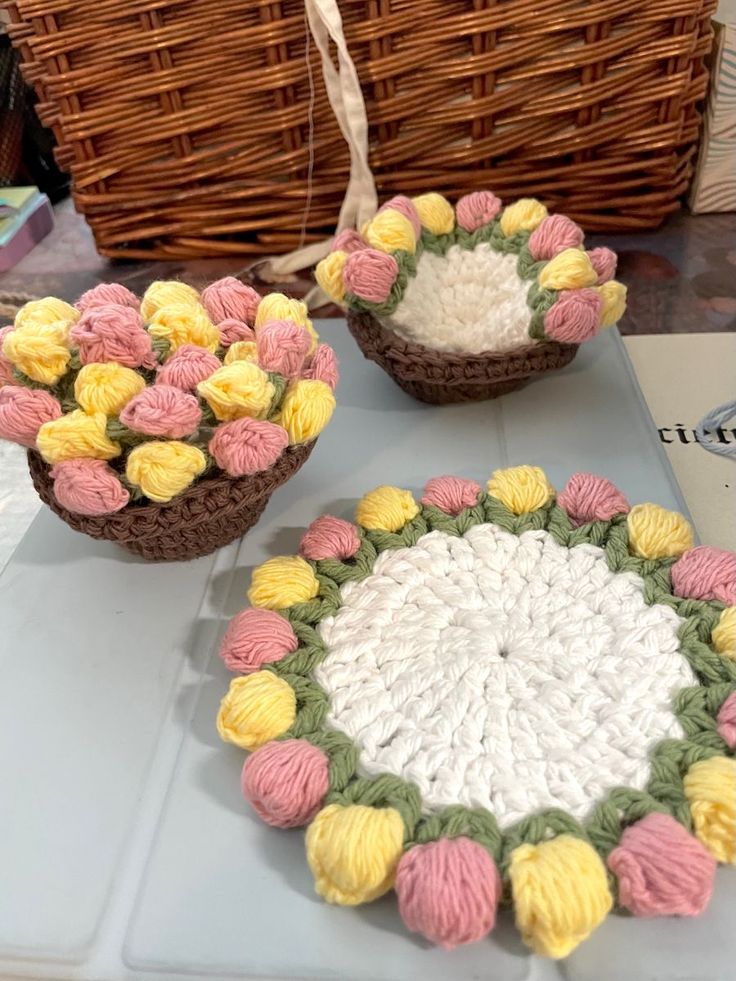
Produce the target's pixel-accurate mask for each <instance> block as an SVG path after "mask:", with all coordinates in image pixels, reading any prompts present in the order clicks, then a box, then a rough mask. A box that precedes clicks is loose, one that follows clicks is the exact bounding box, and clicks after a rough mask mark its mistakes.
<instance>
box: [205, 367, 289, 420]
mask: <svg viewBox="0 0 736 981" xmlns="http://www.w3.org/2000/svg"><path fill="white" fill-rule="evenodd" d="M197 391H198V392H199V394H200V395H201V396H202V398H203V399H206V400H207V402H208V404H209V405H210V406H211V408H212V411H213V412H214V413H215V416H216V417H217V418H218V419H219V420H220V422H229V421H230V420H232V419H241V418H242V417H243V416H251V417H252V418H254V419H265V418H266V416H267V415H268V410H269V409H270V407H271V403H272V402H273V398H274V395H275V393H276V389H275V388H274V387H273V384H272V383H271V381H270V380H269V377H268V375H267V374H266V372H265V371H264V370H263V369H262V368H259V367H258V365H256V364H252V363H251V362H250V361H233V362H232V364H226V365H223V366H222V368H218V369H217V371H215V372H213V373H212V374H211V375H210V377H209V378H206V379H205V380H204V381H203V382H200V383H199V385H198V386H197Z"/></svg>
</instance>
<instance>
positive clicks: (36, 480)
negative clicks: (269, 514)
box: [28, 440, 316, 562]
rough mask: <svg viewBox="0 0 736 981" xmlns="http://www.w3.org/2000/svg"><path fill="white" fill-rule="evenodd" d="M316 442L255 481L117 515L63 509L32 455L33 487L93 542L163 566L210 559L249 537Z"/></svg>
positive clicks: (195, 490)
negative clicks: (113, 545)
mask: <svg viewBox="0 0 736 981" xmlns="http://www.w3.org/2000/svg"><path fill="white" fill-rule="evenodd" d="M315 443H316V440H313V441H312V442H311V443H306V444H304V445H303V446H290V447H288V448H287V449H286V450H285V451H284V452H283V454H282V455H281V457H280V458H279V459H278V460H277V462H276V463H275V464H274V466H273V467H271V468H270V470H264V471H263V473H257V474H254V475H253V476H250V477H228V476H226V475H224V474H220V475H219V476H216V477H208V478H205V479H204V480H201V481H200V482H199V483H198V484H195V485H194V486H193V487H190V488H189V490H187V491H185V492H184V493H183V494H180V495H179V496H178V497H175V498H174V499H173V500H172V501H170V502H169V503H168V504H131V505H128V507H126V508H123V510H122V511H118V513H117V514H108V515H103V516H102V517H88V516H87V515H83V514H74V513H73V512H71V511H67V510H66V508H63V507H61V505H60V504H59V503H58V501H57V500H56V498H55V497H54V490H53V487H54V485H53V481H52V479H51V477H50V476H49V470H50V468H49V466H48V464H46V463H44V461H43V460H42V459H41V457H40V455H39V454H38V453H36V452H35V450H30V451H29V453H28V467H29V469H30V471H31V477H32V478H33V486H34V487H35V488H36V490H37V491H38V495H39V497H40V498H41V500H42V501H43V502H44V503H45V504H48V506H49V507H50V508H51V510H52V511H54V512H55V513H56V514H58V515H59V517H60V518H61V519H62V521H66V523H67V524H68V525H69V526H70V527H71V528H74V530H75V531H83V532H84V533H85V534H86V535H90V536H91V537H92V538H101V539H106V540H107V541H111V542H116V543H117V544H118V545H122V546H123V547H124V548H127V549H128V551H130V552H135V554H136V555H140V556H142V557H143V558H144V559H151V560H153V561H157V562H170V561H176V560H182V559H196V558H199V557H200V556H202V555H209V553H210V552H214V551H215V550H216V549H218V548H221V547H222V546H223V545H228V544H229V543H230V542H232V541H234V540H235V539H236V538H240V536H241V535H244V534H245V532H246V531H248V529H249V528H252V527H253V525H254V524H255V523H256V521H258V519H259V518H260V516H261V514H262V512H263V510H264V508H265V507H266V505H267V504H268V500H269V498H270V497H271V494H272V493H273V492H274V491H275V490H276V488H277V487H280V486H281V484H284V483H286V481H287V480H288V479H289V478H290V477H292V476H293V475H294V474H295V473H296V472H297V470H298V469H299V468H300V467H301V466H302V464H303V463H305V462H306V460H307V458H308V457H309V454H310V453H311V452H312V448H313V447H314V444H315Z"/></svg>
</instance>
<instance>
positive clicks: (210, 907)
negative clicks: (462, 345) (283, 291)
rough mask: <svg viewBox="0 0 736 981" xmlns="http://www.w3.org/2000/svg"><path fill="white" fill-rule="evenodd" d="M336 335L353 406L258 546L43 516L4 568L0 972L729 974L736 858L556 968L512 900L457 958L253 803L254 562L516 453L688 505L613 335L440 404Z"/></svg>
mask: <svg viewBox="0 0 736 981" xmlns="http://www.w3.org/2000/svg"><path fill="white" fill-rule="evenodd" d="M319 327H320V330H321V332H322V333H323V335H324V337H325V339H326V340H328V341H329V342H331V343H333V344H334V345H335V347H336V349H337V350H338V353H339V355H340V357H341V361H342V365H343V380H342V383H341V386H340V390H339V409H338V412H337V413H336V415H335V417H334V419H333V421H332V423H331V425H330V427H329V428H328V429H327V430H326V431H325V433H324V434H323V435H322V437H321V438H320V441H319V444H318V446H317V448H316V449H315V451H314V453H313V454H312V457H311V459H310V460H309V462H308V463H307V465H306V466H305V467H304V469H303V470H302V471H301V472H300V473H299V474H298V475H297V476H296V477H295V478H294V479H293V480H292V481H291V482H290V483H289V484H288V485H286V486H285V487H284V488H282V489H281V490H280V491H279V492H277V494H276V495H275V496H274V498H273V499H272V501H271V503H270V504H269V506H268V509H267V511H266V512H265V514H264V516H263V518H262V519H261V521H260V523H259V524H258V525H257V527H256V528H255V529H253V531H251V532H250V533H249V534H248V536H247V537H246V538H245V539H244V540H243V541H242V542H238V543H234V544H233V545H232V546H229V547H228V548H226V549H222V550H221V551H220V552H219V553H217V555H216V556H214V557H209V558H204V559H200V560H197V561H196V562H191V563H176V564H169V565H151V564H146V563H144V562H142V561H140V560H138V559H136V558H133V557H128V556H127V555H126V553H124V552H122V551H120V550H118V549H117V548H116V547H115V546H112V545H108V544H105V543H98V542H93V541H92V540H91V539H88V538H86V537H84V536H81V535H78V534H75V533H74V532H72V531H71V530H70V529H68V528H67V527H66V526H65V525H64V524H62V523H61V522H60V521H59V520H58V519H57V518H56V517H55V516H54V515H53V514H51V513H50V512H49V511H48V510H47V509H45V508H44V509H43V510H42V511H41V512H40V513H39V515H38V516H37V518H36V519H35V521H34V523H33V525H32V526H31V528H30V530H29V531H28V533H27V534H26V536H25V538H24V539H23V541H22V542H21V544H20V546H19V547H18V549H17V550H16V552H15V553H14V555H13V557H12V558H11V560H10V561H9V563H8V565H7V566H6V568H5V571H4V573H3V575H2V577H1V578H0V620H1V623H2V628H1V633H0V636H2V650H1V652H0V664H1V666H2V667H1V670H2V674H1V677H2V686H1V687H0V773H2V775H3V782H2V783H3V786H2V804H1V805H0V976H2V977H4V978H5V977H16V976H17V977H34V978H41V977H44V978H46V977H48V978H64V979H76V978H80V979H94V981H108V979H110V981H112V979H126V978H158V979H160V978H166V979H169V978H171V979H176V978H180V977H189V978H191V977H225V978H249V979H250V978H335V979H345V981H351V979H356V981H358V979H360V981H368V979H374V978H381V979H387V981H389V979H390V981H399V979H414V978H416V979H420V978H421V979H445V978H457V979H463V981H464V979H471V978H494V979H516V978H528V977H535V978H542V979H545V978H559V977H566V978H570V979H572V981H576V979H580V981H582V979H593V978H595V979H597V981H609V979H610V981H619V979H621V981H623V979H624V978H626V979H629V978H632V977H635V978H640V977H641V978H644V977H646V978H652V979H660V978H662V979H665V978H666V979H670V978H671V979H675V978H677V979H686V978H687V979H702V981H721V979H724V981H725V979H726V978H727V977H730V976H731V975H732V973H733V971H732V965H733V964H734V963H736V931H734V929H733V911H734V909H735V908H736V875H734V874H729V872H728V871H725V870H720V871H719V873H718V876H717V882H716V891H715V896H714V898H713V902H712V904H711V907H710V909H709V910H708V911H707V913H706V914H705V915H704V916H703V917H702V918H700V919H699V920H696V921H674V920H658V921H643V920H634V919H631V918H628V917H623V916H613V917H609V919H608V920H607V921H606V923H605V924H604V925H603V926H602V927H601V928H599V930H598V931H596V933H595V934H594V936H593V937H592V938H591V939H590V940H589V941H587V942H586V943H585V944H583V945H582V946H581V947H580V948H578V950H577V951H575V952H574V953H573V954H572V955H571V956H570V957H569V958H568V959H567V960H566V961H564V962H562V963H560V964H553V963H552V962H546V961H543V960H541V959H539V958H537V957H535V956H534V955H532V954H530V953H529V951H528V950H527V949H526V948H524V947H523V946H522V944H521V942H520V941H519V939H518V936H517V934H516V932H515V930H514V928H513V925H512V923H511V920H510V916H509V914H507V913H506V914H502V916H501V918H500V923H499V925H498V927H497V929H496V930H495V931H494V934H493V935H492V936H491V937H489V938H488V939H487V940H485V941H483V942H481V943H479V944H475V945H473V946H471V947H467V948H464V949H460V950H457V951H454V952H452V953H450V954H447V953H444V952H442V951H439V950H436V949H433V948H430V947H429V946H428V945H427V944H425V943H424V942H422V941H421V940H419V939H417V938H416V937H415V936H412V935H409V934H408V933H407V932H406V931H405V929H404V928H403V926H402V924H401V921H400V919H399V917H398V913H397V911H396V908H395V901H394V900H393V898H391V897H385V898H383V899H381V900H379V901H378V902H376V903H373V904H371V905H369V906H365V907H359V908H356V909H339V908H335V907H330V906H328V905H326V904H324V903H323V902H322V901H321V900H319V899H318V898H317V897H316V896H315V894H314V892H313V887H312V882H311V878H310V875H309V873H308V870H307V867H306V862H305V858H304V849H303V842H302V834H301V833H300V832H279V831H275V830H273V829H270V828H268V827H266V826H265V825H262V824H261V823H260V822H259V821H258V820H257V819H255V818H254V817H253V815H252V814H251V813H250V812H249V809H248V807H247V805H246V804H245V803H244V802H243V801H242V799H241V797H240V792H239V771H240V768H241V766H242V760H243V753H242V752H241V751H239V750H237V749H236V748H234V747H232V746H224V745H223V744H221V743H220V741H219V739H218V738H217V735H216V732H215V728H214V719H215V714H216V709H217V705H218V702H219V700H220V698H221V697H222V695H223V693H224V692H225V690H226V688H227V684H228V676H227V672H226V671H225V669H224V668H223V667H222V666H221V665H220V663H219V660H218V659H217V657H216V655H215V653H214V651H215V648H216V643H217V638H218V637H219V635H220V634H221V632H222V630H223V629H224V626H225V624H226V622H227V619H228V618H229V617H230V616H232V615H233V614H234V613H236V612H237V611H238V610H239V609H240V608H242V606H244V605H245V590H246V588H247V584H248V579H249V572H250V569H251V568H252V567H253V566H254V565H257V564H258V563H260V562H262V561H263V560H264V559H266V558H267V557H269V556H271V555H275V554H283V553H289V552H293V551H295V550H296V548H297V544H298V541H299V538H300V536H301V533H302V531H303V529H304V528H305V526H306V525H307V524H309V522H310V521H311V520H313V519H314V518H315V517H316V516H317V515H319V514H320V513H323V512H325V511H330V512H331V513H334V514H338V515H342V516H346V517H349V516H350V515H351V512H352V509H353V507H354V503H355V500H356V499H357V498H358V497H359V496H360V495H361V494H362V493H364V492H365V491H366V490H368V489H369V488H371V487H372V486H375V485H377V484H379V483H395V484H398V485H401V486H405V487H408V488H410V489H412V490H413V491H415V492H419V491H420V490H421V487H422V485H423V484H424V483H425V481H426V479H427V478H429V477H431V476H436V475H438V474H441V473H456V474H459V475H464V476H471V477H474V478H476V479H478V480H479V481H483V480H485V479H486V478H487V477H488V476H489V475H490V473H491V471H492V470H494V469H495V468H497V467H499V466H505V465H510V464H515V463H535V464H538V465H540V466H542V467H543V468H544V469H545V470H546V471H547V473H548V475H549V477H550V479H551V480H552V482H553V483H555V484H556V486H558V487H561V486H562V484H563V483H564V481H565V480H566V478H567V477H568V476H569V474H570V473H571V472H572V471H574V470H581V469H583V470H592V471H595V472H599V473H602V474H605V475H607V476H609V477H610V478H611V479H613V480H614V481H615V482H616V483H618V484H619V486H620V487H621V488H622V489H623V490H624V491H625V492H626V493H627V495H628V496H629V498H630V499H631V500H632V501H644V500H654V501H657V502H659V503H661V504H663V505H666V506H670V507H676V508H681V509H682V508H684V505H683V502H682V499H681V496H680V494H679V491H678V488H677V486H676V484H675V482H674V479H673V477H672V473H671V470H670V468H669V465H668V464H667V461H666V459H665V457H664V454H663V452H662V449H661V447H660V445H659V443H658V440H657V438H656V431H655V430H654V427H653V425H652V423H651V420H650V419H649V417H648V414H647V410H646V407H645V406H644V403H643V400H642V398H641V396H640V393H639V391H638V388H637V386H636V382H635V381H634V378H633V374H632V372H631V369H630V366H629V363H628V360H627V358H626V354H625V352H624V350H623V346H622V344H621V340H620V338H619V336H618V334H617V333H616V332H613V331H609V332H607V333H605V334H603V335H602V336H601V337H599V338H598V339H596V340H595V341H594V342H592V343H591V344H589V345H587V346H586V347H585V348H583V349H582V350H581V352H580V354H579V355H578V358H577V359H576V361H575V362H574V363H573V364H572V365H570V366H569V367H568V368H566V369H564V370H563V371H561V372H557V373H554V374H551V375H549V376H547V377H545V378H543V379H540V380H538V381H535V382H534V384H533V385H530V386H529V387H528V388H527V389H524V390H522V391H520V392H517V393H514V394H512V395H509V396H506V397H505V398H503V399H501V400H498V401H496V402H486V403H481V404H477V405H464V406H449V407H439V408H434V407H429V406H424V405H421V404H420V403H417V402H414V401H412V400H411V399H410V398H409V397H408V396H405V395H404V394H403V393H402V392H401V391H400V390H399V389H398V388H396V387H395V386H394V385H393V383H392V382H391V381H390V380H389V379H388V378H387V377H386V376H385V375H384V374H383V373H382V372H381V371H380V370H379V369H378V368H376V367H375V366H373V365H369V364H367V363H364V362H362V360H361V358H360V356H359V353H358V352H357V350H356V349H355V347H354V344H353V342H352V340H351V339H350V337H349V336H348V335H347V333H346V331H345V328H344V325H343V324H342V323H341V322H339V321H330V322H326V323H323V324H321V325H319ZM729 965H731V967H729Z"/></svg>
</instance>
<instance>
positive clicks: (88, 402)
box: [74, 361, 146, 416]
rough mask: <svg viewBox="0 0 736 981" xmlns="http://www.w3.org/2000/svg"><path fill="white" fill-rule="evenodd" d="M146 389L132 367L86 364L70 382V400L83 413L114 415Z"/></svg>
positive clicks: (144, 383) (112, 362)
mask: <svg viewBox="0 0 736 981" xmlns="http://www.w3.org/2000/svg"><path fill="white" fill-rule="evenodd" d="M145 387H146V380H145V378H144V377H143V376H142V375H139V374H138V372H137V371H133V369H132V368H125V367H123V365H121V364H117V363H116V362H115V361H107V362H104V363H102V362H96V363H94V364H86V365H84V366H83V367H82V368H80V370H79V374H78V375H77V377H76V378H75V380H74V398H75V399H76V400H77V402H79V404H80V405H81V407H82V408H83V409H84V411H85V412H89V413H92V412H104V414H105V415H107V416H117V415H119V414H120V412H121V411H122V409H123V408H124V407H125V406H126V405H127V404H128V402H130V400H131V399H132V398H133V396H134V395H138V393H139V392H142V391H143V389H144V388H145Z"/></svg>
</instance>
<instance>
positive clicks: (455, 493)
mask: <svg viewBox="0 0 736 981" xmlns="http://www.w3.org/2000/svg"><path fill="white" fill-rule="evenodd" d="M479 494H480V484H476V482H475V481H474V480H463V479H462V478H461V477H433V478H432V479H431V480H428V481H427V484H426V486H425V488H424V497H423V498H422V504H432V505H434V507H436V508H439V509H440V511H444V512H445V513H446V514H452V515H456V514H460V512H461V511H463V510H465V508H472V507H473V505H474V504H477V503H478V495H479Z"/></svg>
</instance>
